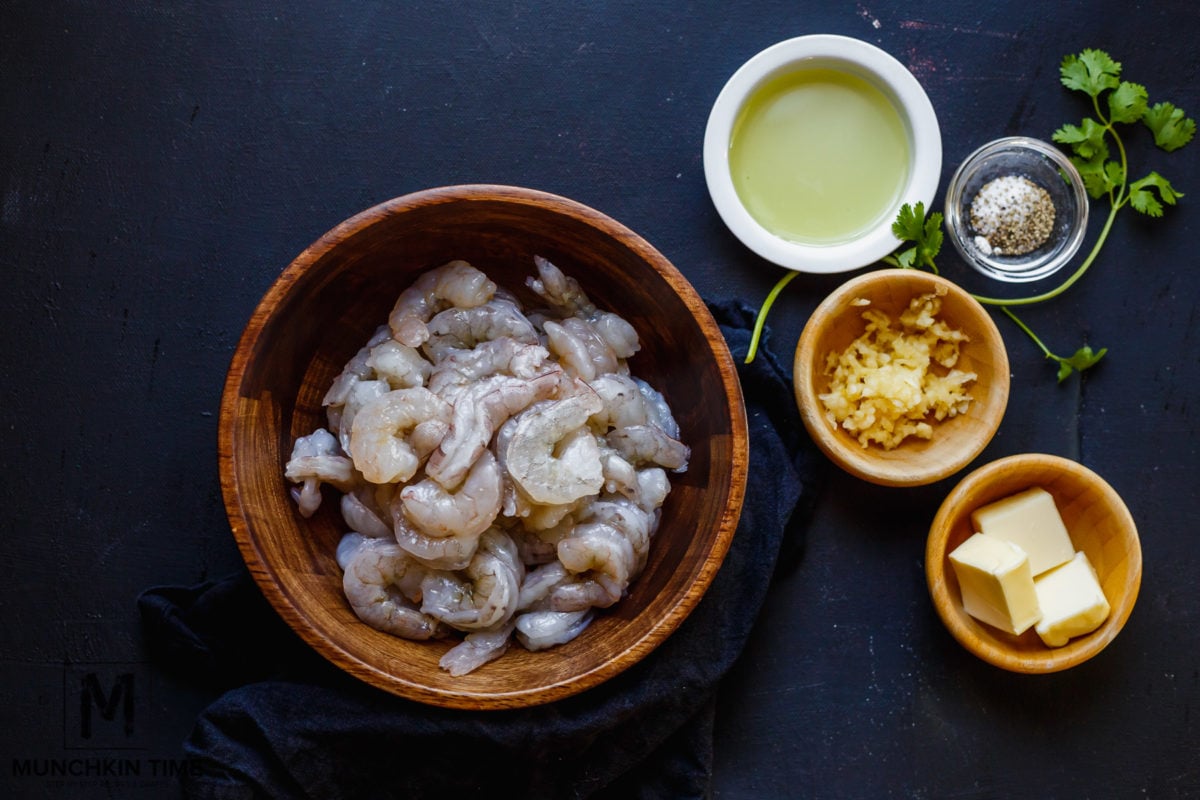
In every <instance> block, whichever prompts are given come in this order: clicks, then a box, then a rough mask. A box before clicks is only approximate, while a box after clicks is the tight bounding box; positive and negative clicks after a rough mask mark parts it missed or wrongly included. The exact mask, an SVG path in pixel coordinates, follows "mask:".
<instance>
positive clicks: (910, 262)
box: [892, 202, 945, 273]
mask: <svg viewBox="0 0 1200 800" xmlns="http://www.w3.org/2000/svg"><path fill="white" fill-rule="evenodd" d="M942 219H943V217H942V214H941V212H939V211H934V212H933V213H932V214H930V215H929V219H926V218H925V203H924V202H918V203H917V205H916V206H915V207H914V206H911V205H909V204H908V203H905V204H904V205H903V206H901V207H900V213H899V214H897V215H896V221H895V222H893V223H892V233H894V234H896V238H897V239H900V240H901V241H904V242H912V243H913V246H912V247H909V248H907V249H905V250H903V251H901V252H898V253H896V254H895V259H896V263H897V264H899V265H900V266H901V267H905V268H910V267H916V266H918V265H924V266H927V267H929V268H930V269H931V270H933V272H934V273H937V271H938V269H937V265H936V264H935V263H934V261H933V259H934V258H936V257H937V254H938V253H939V252H941V249H942V241H943V239H944V238H945V235H944V234H943V233H942Z"/></svg>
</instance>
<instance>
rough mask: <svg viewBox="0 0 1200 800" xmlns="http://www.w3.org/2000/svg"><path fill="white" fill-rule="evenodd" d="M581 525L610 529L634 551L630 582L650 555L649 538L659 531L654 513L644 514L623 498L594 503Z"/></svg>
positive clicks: (647, 512) (656, 514)
mask: <svg viewBox="0 0 1200 800" xmlns="http://www.w3.org/2000/svg"><path fill="white" fill-rule="evenodd" d="M584 522H587V523H599V524H603V525H608V526H610V527H611V528H612V529H613V530H615V531H617V532H618V533H620V534H621V535H622V536H624V537H625V539H626V541H628V542H629V545H630V547H632V548H633V556H634V564H633V568H632V569H631V570H630V580H633V578H635V577H637V576H638V575H640V574H641V572H642V568H643V567H645V565H646V559H647V557H648V556H649V554H650V538H651V537H652V536H653V535H654V532H655V530H657V528H658V513H657V511H656V510H655V511H647V510H646V509H644V508H642V507H641V506H639V505H637V504H636V503H635V502H633V501H630V500H627V499H626V498H623V497H612V498H608V499H601V500H597V501H596V502H595V503H592V505H591V506H589V507H588V510H587V515H586V516H585V517H584Z"/></svg>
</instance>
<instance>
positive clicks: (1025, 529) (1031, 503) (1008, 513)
mask: <svg viewBox="0 0 1200 800" xmlns="http://www.w3.org/2000/svg"><path fill="white" fill-rule="evenodd" d="M971 521H972V522H973V523H974V524H975V530H976V531H978V532H980V533H982V534H984V535H986V536H992V537H994V538H997V539H1003V540H1004V541H1006V542H1011V543H1012V544H1015V545H1016V546H1017V547H1019V548H1021V549H1022V550H1024V551H1025V553H1026V554H1027V555H1028V556H1029V568H1030V569H1031V570H1032V571H1033V574H1034V576H1035V577H1036V576H1038V575H1041V574H1042V573H1043V572H1045V571H1046V570H1049V569H1053V568H1054V567H1057V566H1058V565H1059V564H1065V563H1066V562H1068V561H1070V560H1071V558H1072V557H1073V556H1074V555H1075V547H1074V545H1072V544H1071V537H1070V535H1069V534H1068V533H1067V528H1066V526H1065V525H1063V521H1062V517H1061V516H1059V513H1058V507H1057V506H1055V505H1054V498H1053V497H1052V496H1051V495H1050V493H1049V492H1047V491H1046V490H1045V489H1041V488H1038V487H1034V488H1032V489H1026V490H1025V491H1023V492H1019V493H1018V494H1014V495H1011V496H1009V497H1005V498H1004V499H1003V500H997V501H996V502H994V503H989V504H988V505H986V506H983V507H982V508H978V509H976V510H975V511H974V512H972V514H971Z"/></svg>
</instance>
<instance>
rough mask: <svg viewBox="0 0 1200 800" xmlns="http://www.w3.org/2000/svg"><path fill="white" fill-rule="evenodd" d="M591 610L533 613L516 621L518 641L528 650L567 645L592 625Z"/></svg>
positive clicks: (523, 615)
mask: <svg viewBox="0 0 1200 800" xmlns="http://www.w3.org/2000/svg"><path fill="white" fill-rule="evenodd" d="M592 617H593V612H592V610H591V608H585V609H583V610H581V611H532V612H530V613H528V614H522V615H521V616H519V617H517V619H516V629H517V641H519V642H520V643H521V645H522V646H523V647H525V649H526V650H535V651H536V650H545V649H546V648H548V647H554V646H555V645H560V644H566V643H567V642H569V641H571V640H572V639H574V638H575V637H576V636H578V635H579V634H581V633H583V630H584V629H585V628H586V627H587V626H588V625H589V624H590V623H591V621H592Z"/></svg>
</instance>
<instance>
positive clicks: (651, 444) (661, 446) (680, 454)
mask: <svg viewBox="0 0 1200 800" xmlns="http://www.w3.org/2000/svg"><path fill="white" fill-rule="evenodd" d="M605 440H606V441H607V442H608V445H609V447H611V448H612V449H614V450H616V451H617V452H618V453H620V454H621V456H622V457H623V458H625V459H626V460H627V461H629V462H631V463H633V464H658V465H659V466H661V467H666V468H667V469H670V470H674V471H675V472H683V471H684V470H686V469H687V463H688V459H689V458H690V457H691V455H692V451H691V448H689V447H688V446H687V445H685V444H683V443H682V442H680V441H678V440H676V439H672V438H671V437H670V436H668V435H667V434H666V432H665V431H663V429H662V428H660V427H658V426H657V425H630V426H629V427H627V428H620V429H618V430H615V431H612V432H611V433H609V434H608V436H606V437H605Z"/></svg>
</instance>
